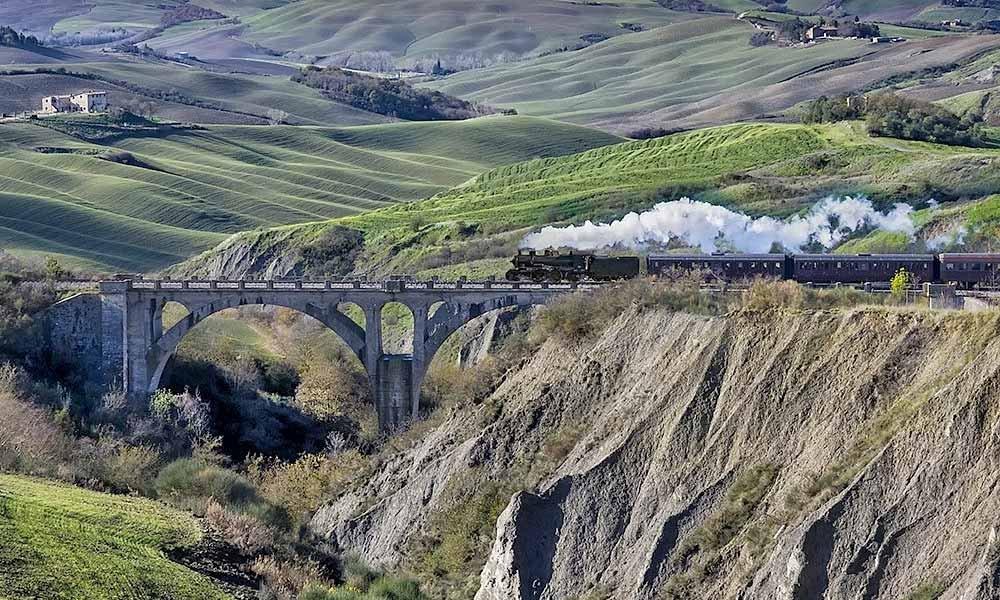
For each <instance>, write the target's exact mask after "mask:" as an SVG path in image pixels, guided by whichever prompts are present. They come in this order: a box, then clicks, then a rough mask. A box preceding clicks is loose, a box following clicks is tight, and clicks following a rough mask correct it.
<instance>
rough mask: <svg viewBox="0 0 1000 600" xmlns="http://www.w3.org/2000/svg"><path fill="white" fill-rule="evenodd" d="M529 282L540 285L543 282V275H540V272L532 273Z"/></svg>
mask: <svg viewBox="0 0 1000 600" xmlns="http://www.w3.org/2000/svg"><path fill="white" fill-rule="evenodd" d="M531 280H532V281H534V282H535V283H541V282H543V281H545V273H542V272H541V271H538V272H535V273H532V274H531Z"/></svg>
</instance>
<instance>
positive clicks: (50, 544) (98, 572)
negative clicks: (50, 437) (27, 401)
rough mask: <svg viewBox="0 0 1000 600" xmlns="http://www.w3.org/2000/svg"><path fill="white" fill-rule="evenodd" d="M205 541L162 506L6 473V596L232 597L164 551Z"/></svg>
mask: <svg viewBox="0 0 1000 600" xmlns="http://www.w3.org/2000/svg"><path fill="white" fill-rule="evenodd" d="M200 539H201V529H200V528H199V526H198V524H197V522H195V520H194V519H193V518H191V517H190V516H189V515H186V514H183V513H180V512H178V511H176V510H173V509H169V508H167V507H166V506H163V505H161V504H159V503H157V502H153V501H151V500H144V499H140V498H127V497H122V496H110V495H108V494H99V493H96V492H90V491H86V490H83V489H80V488H75V487H72V486H68V485H64V484H57V483H49V482H44V481H41V480H36V479H30V478H26V477H19V476H12V475H0V565H3V568H2V569H0V598H10V599H11V600H13V599H15V598H63V599H66V600H77V599H79V600H84V599H90V598H105V599H107V600H139V599H142V598H171V599H176V600H188V599H190V600H209V599H223V598H227V597H228V596H226V595H225V594H223V593H222V592H221V591H219V590H218V589H217V588H216V587H215V586H214V585H213V584H212V583H211V582H210V581H209V580H208V579H206V578H205V577H203V576H201V575H198V574H196V573H194V572H193V571H191V570H189V569H187V568H185V567H183V566H181V565H179V564H177V563H174V562H171V561H170V560H169V559H168V558H167V557H166V556H164V552H166V551H170V550H176V549H181V548H187V547H190V546H192V545H194V544H196V543H197V542H198V541H199V540H200Z"/></svg>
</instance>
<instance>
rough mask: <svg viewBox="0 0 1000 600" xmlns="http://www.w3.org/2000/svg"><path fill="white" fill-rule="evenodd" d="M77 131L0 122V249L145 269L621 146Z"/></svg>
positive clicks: (478, 131) (469, 127) (472, 127)
mask: <svg viewBox="0 0 1000 600" xmlns="http://www.w3.org/2000/svg"><path fill="white" fill-rule="evenodd" d="M85 122H86V121H83V123H85ZM56 123H58V121H57V122H56ZM78 123H80V121H78V120H74V119H70V120H68V121H64V122H63V123H62V125H63V126H62V127H61V129H63V130H65V131H66V132H68V133H66V132H63V131H59V130H57V129H59V128H60V127H57V126H55V125H53V127H56V128H47V127H41V126H38V125H34V124H30V123H9V124H0V200H2V201H0V247H3V248H5V249H8V250H12V251H15V252H22V253H29V254H31V253H34V254H53V255H56V256H58V257H59V258H60V259H61V260H64V261H65V262H67V263H69V264H77V265H80V266H84V267H91V268H98V269H104V270H120V269H125V270H140V271H145V270H152V269H158V268H161V267H165V266H167V265H169V264H172V263H175V262H178V261H180V260H183V259H185V258H187V257H189V256H191V255H193V254H195V253H197V252H199V251H201V250H205V249H207V248H210V247H212V246H214V245H215V244H217V243H219V242H221V241H222V240H223V239H224V238H225V235H226V234H230V233H235V232H238V231H243V230H247V229H255V228H261V227H273V226H277V225H285V224H290V223H301V222H308V221H320V220H324V219H331V218H335V217H341V216H347V215H351V214H357V213H360V212H366V211H370V210H373V209H377V208H381V207H385V206H388V205H390V204H393V203H396V202H405V201H412V200H418V199H421V198H426V197H428V196H432V195H434V194H436V193H438V192H441V191H443V190H446V189H448V188H451V187H453V186H456V185H458V184H461V183H463V182H465V181H468V180H470V179H472V178H474V177H475V176H477V175H479V174H481V173H482V172H484V171H486V170H489V169H491V168H494V167H496V166H499V165H503V164H510V163H516V162H521V161H523V160H526V159H531V158H535V157H544V156H554V155H558V154H561V153H565V152H573V151H580V150H585V149H590V148H594V147H597V146H602V145H607V144H609V143H614V142H617V141H620V140H619V138H616V137H614V136H611V135H608V134H604V133H601V132H596V131H592V130H587V129H583V128H579V127H575V126H572V125H564V124H559V123H554V122H550V121H544V120H539V119H531V118H520V117H517V118H486V119H480V120H475V121H465V122H447V123H444V122H438V123H400V124H391V125H381V126H372V127H358V128H322V127H320V128H313V127H287V126H276V127H250V126H210V127H201V128H197V129H182V130H177V131H173V130H167V131H166V132H162V133H158V134H156V135H151V136H150V137H141V136H136V135H131V137H125V138H124V139H120V140H119V141H114V142H106V143H104V144H103V145H98V144H96V143H90V142H86V141H83V140H82V139H80V138H78V137H74V136H73V135H70V133H74V132H75V131H76V128H75V125H76V124H78ZM122 153H127V154H125V156H127V157H131V159H130V160H133V159H134V162H133V164H126V163H123V162H122V158H121V156H122ZM116 161H118V162H116Z"/></svg>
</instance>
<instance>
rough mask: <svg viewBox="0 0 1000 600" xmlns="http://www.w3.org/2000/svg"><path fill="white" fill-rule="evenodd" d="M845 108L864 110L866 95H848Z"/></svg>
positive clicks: (866, 100) (866, 102) (866, 101)
mask: <svg viewBox="0 0 1000 600" xmlns="http://www.w3.org/2000/svg"><path fill="white" fill-rule="evenodd" d="M847 108H849V109H851V110H856V111H861V112H864V111H865V110H866V109H867V108H868V96H848V97H847Z"/></svg>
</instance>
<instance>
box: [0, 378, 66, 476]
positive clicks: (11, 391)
mask: <svg viewBox="0 0 1000 600" xmlns="http://www.w3.org/2000/svg"><path fill="white" fill-rule="evenodd" d="M24 384H25V375H24V373H23V371H21V370H19V369H17V368H15V367H13V366H12V365H9V364H6V365H3V364H0V471H16V472H21V473H28V474H33V475H45V476H49V477H54V476H59V475H66V474H67V473H68V472H69V471H71V470H72V469H70V464H71V462H72V459H73V454H74V440H73V439H72V438H70V437H69V436H68V435H66V434H65V433H64V432H63V431H62V429H60V428H59V427H58V426H57V425H56V423H55V421H54V419H53V415H52V413H51V412H49V411H46V410H44V409H42V408H39V407H37V406H34V405H33V404H32V402H31V401H30V400H29V398H28V397H27V396H26V394H25V392H24V390H23V387H24Z"/></svg>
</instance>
